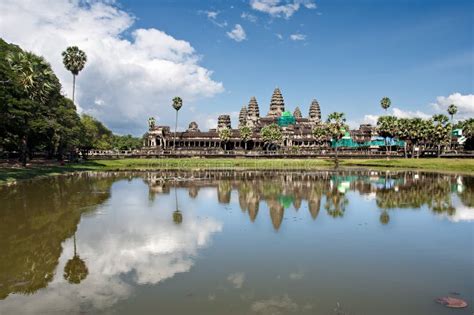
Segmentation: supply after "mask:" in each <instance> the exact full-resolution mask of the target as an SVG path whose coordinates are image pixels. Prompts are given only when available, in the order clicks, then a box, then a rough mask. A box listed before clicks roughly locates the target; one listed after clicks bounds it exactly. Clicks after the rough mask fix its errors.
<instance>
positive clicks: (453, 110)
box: [448, 104, 458, 123]
mask: <svg viewBox="0 0 474 315" xmlns="http://www.w3.org/2000/svg"><path fill="white" fill-rule="evenodd" d="M457 112H458V107H457V106H456V105H454V104H451V105H449V107H448V114H449V115H450V116H451V123H452V122H453V117H454V115H456V113H457Z"/></svg>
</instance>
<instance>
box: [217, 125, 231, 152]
mask: <svg viewBox="0 0 474 315" xmlns="http://www.w3.org/2000/svg"><path fill="white" fill-rule="evenodd" d="M230 137H231V131H230V129H229V128H222V129H221V130H219V138H220V139H221V141H222V142H223V143H224V150H226V151H227V142H229V140H230Z"/></svg>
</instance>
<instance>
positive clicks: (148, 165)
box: [0, 158, 474, 184]
mask: <svg viewBox="0 0 474 315" xmlns="http://www.w3.org/2000/svg"><path fill="white" fill-rule="evenodd" d="M333 166H334V163H333V161H332V160H329V159H225V158H223V159H122V160H96V161H87V162H84V163H80V164H66V165H63V166H61V165H31V166H29V167H27V168H21V167H10V166H5V167H0V184H5V183H9V182H14V181H17V180H24V179H30V178H35V177H42V176H53V175H58V174H64V173H71V172H79V171H130V170H160V169H183V170H185V169H192V168H212V169H243V168H245V169H279V170H285V169H301V170H315V169H325V168H326V169H327V168H332V167H333ZM340 166H341V167H362V168H378V169H379V168H385V169H419V170H428V171H444V172H459V173H464V174H474V159H436V158H435V159H391V160H388V161H387V160H385V159H377V160H370V159H351V160H341V161H340Z"/></svg>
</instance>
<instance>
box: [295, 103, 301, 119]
mask: <svg viewBox="0 0 474 315" xmlns="http://www.w3.org/2000/svg"><path fill="white" fill-rule="evenodd" d="M293 117H295V118H303V115H302V114H301V110H300V108H299V106H296V108H295V111H294V112H293Z"/></svg>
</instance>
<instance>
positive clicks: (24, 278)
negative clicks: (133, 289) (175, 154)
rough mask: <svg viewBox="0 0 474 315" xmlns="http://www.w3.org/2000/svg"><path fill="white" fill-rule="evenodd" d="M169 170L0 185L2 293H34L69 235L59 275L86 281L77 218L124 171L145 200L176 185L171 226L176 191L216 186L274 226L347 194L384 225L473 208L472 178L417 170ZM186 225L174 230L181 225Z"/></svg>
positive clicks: (330, 207) (331, 205) (334, 205)
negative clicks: (142, 185)
mask: <svg viewBox="0 0 474 315" xmlns="http://www.w3.org/2000/svg"><path fill="white" fill-rule="evenodd" d="M175 175H176V174H175V173H173V172H171V171H170V172H160V173H145V174H143V173H141V174H132V173H128V174H124V173H118V174H113V173H107V174H104V173H102V174H95V175H94V174H87V173H84V174H82V175H76V176H69V177H57V178H50V179H45V180H41V181H32V182H25V183H22V184H19V185H15V186H11V187H0V203H1V204H2V211H1V213H0V249H1V253H2V259H1V260H0V299H5V298H6V297H7V296H8V295H9V294H11V293H21V294H32V293H34V292H36V291H37V290H38V289H41V288H45V287H46V286H47V285H48V283H50V282H51V281H52V279H53V276H54V272H55V269H56V268H57V266H58V260H59V257H60V255H61V252H62V243H63V242H64V241H65V240H67V239H69V238H71V237H74V249H75V250H74V255H73V257H72V258H71V259H69V261H68V262H67V264H66V266H65V268H64V275H63V276H64V278H65V279H66V280H67V281H68V282H69V283H73V284H76V283H80V282H81V281H82V280H84V279H85V278H86V277H87V274H88V268H87V266H86V264H85V262H84V260H83V259H81V258H80V257H79V255H78V254H77V253H76V248H75V245H76V244H75V233H76V231H77V227H78V224H79V222H80V220H81V216H82V214H85V213H92V212H94V210H95V209H96V207H97V206H98V205H100V204H102V203H104V202H105V201H106V200H107V199H109V197H110V187H111V185H112V183H114V182H115V181H117V179H120V178H129V177H130V176H134V177H143V179H144V181H145V182H146V183H147V184H148V187H149V188H148V189H149V193H148V194H149V199H150V201H151V202H153V200H154V199H155V196H156V195H160V194H170V192H171V188H173V189H174V194H175V210H174V212H173V214H172V218H173V222H175V223H177V224H180V223H182V222H183V217H182V213H181V210H180V209H179V204H178V202H179V200H178V199H179V198H178V195H177V190H178V189H184V190H188V194H189V196H190V197H191V198H197V197H198V195H199V192H200V189H201V188H205V187H214V188H215V189H216V190H217V200H216V201H217V202H219V203H223V204H228V203H230V202H231V197H232V191H235V192H236V193H237V196H238V204H239V206H240V208H241V210H242V211H243V212H247V214H248V218H249V219H250V221H251V222H253V221H255V220H257V219H258V214H259V212H262V211H263V210H262V209H264V207H262V205H261V203H263V204H265V205H266V207H267V208H268V211H269V212H268V214H269V216H270V219H271V224H272V226H273V228H274V229H275V230H276V231H278V230H279V229H280V228H281V227H282V223H283V221H284V220H283V219H284V215H285V211H288V210H287V209H288V208H291V207H293V208H294V210H297V209H300V208H302V207H303V208H304V205H305V204H306V205H307V207H308V210H309V214H310V216H311V218H312V219H316V218H317V217H318V215H319V213H320V210H321V205H322V204H323V205H324V209H325V210H326V213H327V214H328V215H329V216H330V217H332V218H341V217H343V216H344V214H345V213H346V211H350V207H349V206H350V204H349V202H350V201H349V200H351V199H350V198H349V197H348V193H358V194H360V195H362V196H369V197H371V198H372V197H373V198H374V201H370V202H375V204H376V205H377V207H378V209H380V213H378V214H376V215H377V216H378V218H379V222H380V224H383V225H385V224H389V222H390V218H391V217H392V218H394V217H395V216H396V211H399V210H400V209H420V208H422V207H426V208H428V209H430V210H431V211H432V212H433V213H434V214H439V215H444V216H448V217H452V216H455V215H456V207H455V205H456V203H455V201H456V200H457V199H458V200H459V201H460V202H461V203H462V204H463V205H464V206H465V207H473V206H474V200H473V198H474V197H473V196H474V180H473V178H472V177H468V176H457V175H439V174H432V173H422V172H363V171H348V172H334V171H320V172H306V173H304V174H303V173H301V172H294V173H292V172H286V173H284V172H275V171H271V172H270V171H268V172H265V171H263V172H256V171H242V172H218V171H195V172H190V173H189V174H184V177H185V179H184V180H180V181H169V180H166V178H173V177H174V176H175ZM181 175H183V174H181ZM186 176H188V177H189V180H186ZM46 196H47V198H46ZM369 200H371V199H369ZM168 215H169V214H167V218H168V219H167V220H168V222H170V220H169V218H170V217H169V216H168ZM260 216H261V215H260ZM185 223H186V222H185ZM185 223H182V224H183V225H182V226H181V227H180V230H184V228H185V227H186V224H185ZM82 284H83V283H81V285H82Z"/></svg>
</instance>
